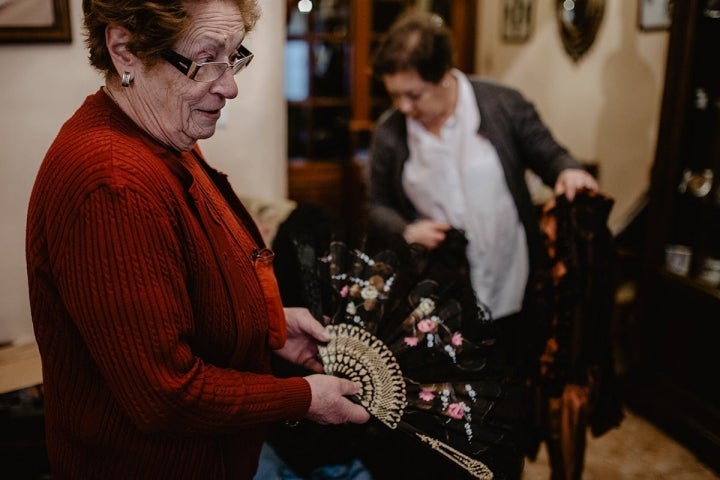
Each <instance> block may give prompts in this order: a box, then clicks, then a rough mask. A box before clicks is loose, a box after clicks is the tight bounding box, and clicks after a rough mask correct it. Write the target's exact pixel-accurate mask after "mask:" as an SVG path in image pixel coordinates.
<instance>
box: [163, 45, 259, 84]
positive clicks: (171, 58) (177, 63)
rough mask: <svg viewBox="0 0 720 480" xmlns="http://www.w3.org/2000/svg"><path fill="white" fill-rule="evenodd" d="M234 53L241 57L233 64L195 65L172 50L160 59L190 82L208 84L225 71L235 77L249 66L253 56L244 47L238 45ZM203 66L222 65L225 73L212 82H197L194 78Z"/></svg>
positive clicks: (206, 63)
mask: <svg viewBox="0 0 720 480" xmlns="http://www.w3.org/2000/svg"><path fill="white" fill-rule="evenodd" d="M236 52H237V53H238V54H239V55H241V56H240V58H238V59H237V60H236V61H235V62H234V63H230V62H203V63H197V62H194V61H193V60H190V59H189V58H187V57H185V56H183V55H180V54H179V53H177V52H176V51H174V50H167V51H165V52H163V53H162V55H161V56H162V58H163V59H164V60H165V61H166V62H168V63H169V64H170V65H172V66H173V67H175V68H177V69H178V70H179V71H180V73H182V74H183V75H185V76H186V77H187V78H189V79H190V80H193V81H195V82H200V83H210V82H214V81H215V80H217V79H218V78H220V77H222V76H223V75H224V74H225V72H226V71H227V70H232V74H233V75H237V73H238V72H240V70H242V69H244V68H245V67H247V66H248V65H250V62H251V61H252V59H253V58H254V57H255V55H254V54H253V53H252V52H251V51H250V50H249V49H248V48H247V47H245V46H244V45H240V46H239V47H238V48H237V50H236ZM205 65H224V66H225V67H226V68H225V71H223V72H222V73H221V74H220V75H219V76H218V77H217V78H215V79H213V80H206V81H203V80H197V79H196V78H195V77H196V76H197V74H198V72H199V71H200V69H201V68H202V67H204V66H205Z"/></svg>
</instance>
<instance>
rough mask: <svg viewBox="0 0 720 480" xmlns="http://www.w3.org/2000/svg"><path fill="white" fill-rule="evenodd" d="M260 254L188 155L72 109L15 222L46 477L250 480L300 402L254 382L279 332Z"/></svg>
mask: <svg viewBox="0 0 720 480" xmlns="http://www.w3.org/2000/svg"><path fill="white" fill-rule="evenodd" d="M262 247H264V245H263V243H262V239H261V237H260V234H259V232H258V231H257V228H256V226H255V225H254V223H253V222H252V220H251V218H250V217H249V215H248V214H247V212H246V211H245V209H244V208H243V207H242V205H241V204H240V202H239V200H238V199H237V197H236V196H235V195H234V194H233V193H232V190H231V188H230V185H229V183H228V182H227V180H226V179H225V177H224V175H221V174H219V173H218V172H216V171H214V170H212V169H211V168H210V167H208V166H207V165H206V164H205V163H204V161H203V160H202V157H201V156H200V154H199V152H198V151H197V150H196V151H193V152H184V153H178V152H174V151H171V150H168V149H167V148H165V147H164V146H162V145H160V144H158V143H156V142H155V141H154V140H152V139H151V138H150V137H149V136H147V135H146V134H145V133H143V132H142V131H141V130H140V129H139V128H138V127H137V126H136V125H135V124H134V123H133V122H132V121H131V120H130V119H129V118H128V117H127V116H126V115H125V114H124V113H123V112H122V111H121V110H119V109H118V108H117V107H116V106H115V104H114V103H113V102H112V101H111V100H110V99H109V98H108V97H107V96H106V95H105V94H104V93H102V91H98V92H97V93H95V94H94V95H91V96H90V97H88V98H87V99H86V101H85V102H84V104H83V105H82V106H81V107H80V109H79V110H78V111H77V112H76V113H75V114H74V115H73V116H72V118H70V119H69V120H68V121H67V122H66V124H65V125H64V126H63V128H62V129H61V131H60V133H59V134H58V136H57V138H56V140H55V141H54V143H53V144H52V146H51V147H50V149H49V151H48V153H47V155H46V157H45V159H44V161H43V163H42V165H41V167H40V171H39V173H38V176H37V179H36V182H35V186H34V188H33V192H32V197H31V200H30V207H29V211H28V221H27V238H26V255H27V269H28V280H29V286H30V302H31V311H32V319H33V325H34V328H35V335H36V338H37V341H38V345H39V348H40V353H41V356H42V362H43V384H44V391H45V415H46V441H47V448H48V454H49V456H50V461H51V466H52V474H53V478H55V479H63V478H73V479H79V478H82V479H90V478H93V479H94V478H103V479H110V478H118V479H120V478H122V479H130V478H132V479H140V478H153V479H160V478H172V479H184V478H203V479H205V478H207V479H223V478H232V479H233V480H235V479H245V478H248V479H249V478H252V476H253V473H254V471H255V469H256V467H257V459H258V453H259V450H260V447H261V444H262V441H263V439H264V436H265V430H266V427H267V426H268V425H269V424H270V423H271V422H274V421H279V420H283V419H298V418H301V417H303V416H304V415H305V413H306V412H307V410H308V408H309V405H310V399H311V393H310V387H309V385H308V383H307V382H306V381H305V380H304V379H302V378H290V379H279V378H276V377H274V376H272V375H271V374H269V372H270V354H271V350H272V349H273V348H278V347H279V346H281V345H282V343H283V342H284V339H285V326H284V318H273V315H268V311H269V309H268V307H267V304H266V301H265V298H266V297H265V295H264V294H267V295H269V296H270V297H277V298H279V294H278V293H277V291H276V289H275V291H270V292H268V291H264V290H263V288H262V286H261V283H260V279H259V278H258V276H257V274H256V271H255V265H254V258H253V257H254V255H253V252H254V251H256V249H261V248H262ZM266 290H267V289H266ZM278 316H281V315H275V316H274V317H278Z"/></svg>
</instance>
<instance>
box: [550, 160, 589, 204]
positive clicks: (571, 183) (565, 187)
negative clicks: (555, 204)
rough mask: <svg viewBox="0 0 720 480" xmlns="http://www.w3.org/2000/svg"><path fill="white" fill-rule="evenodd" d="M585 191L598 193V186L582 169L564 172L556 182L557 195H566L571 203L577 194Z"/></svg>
mask: <svg viewBox="0 0 720 480" xmlns="http://www.w3.org/2000/svg"><path fill="white" fill-rule="evenodd" d="M583 189H587V190H590V191H593V192H596V191H597V189H598V184H597V181H596V180H595V178H594V177H593V176H592V175H590V174H589V173H588V172H586V171H585V170H582V169H580V168H568V169H565V170H563V171H562V172H561V173H560V176H559V177H558V179H557V181H556V182H555V194H556V195H560V194H563V193H564V194H565V197H566V198H567V199H568V200H570V201H571V202H572V201H573V199H574V198H575V194H576V193H577V192H578V191H580V190H583Z"/></svg>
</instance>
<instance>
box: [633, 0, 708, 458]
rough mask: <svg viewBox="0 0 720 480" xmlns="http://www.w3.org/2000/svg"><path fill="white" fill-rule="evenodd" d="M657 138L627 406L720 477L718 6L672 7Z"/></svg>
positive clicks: (690, 2)
mask: <svg viewBox="0 0 720 480" xmlns="http://www.w3.org/2000/svg"><path fill="white" fill-rule="evenodd" d="M658 138H659V139H658V145H657V150H656V159H655V164H654V166H653V170H652V179H651V189H650V197H649V204H648V217H647V221H648V224H647V240H646V245H645V249H644V259H643V274H642V277H641V282H640V285H639V287H640V288H639V297H638V298H639V302H640V303H639V305H640V315H639V318H638V321H637V325H636V326H635V328H633V329H632V330H631V334H632V339H631V341H632V342H633V345H634V346H636V347H637V348H636V349H635V350H634V351H635V355H634V357H633V359H632V362H631V368H630V375H629V377H628V382H627V396H628V403H629V404H630V406H631V407H634V408H635V409H636V410H638V411H639V412H640V413H642V414H644V415H646V416H648V417H650V418H651V419H652V420H653V421H655V422H656V423H657V424H658V425H660V426H661V427H663V428H664V429H666V430H667V431H668V432H669V433H671V434H672V435H673V436H675V437H676V438H677V439H678V440H680V441H681V442H682V443H684V444H686V445H687V446H688V447H689V448H690V449H692V450H693V451H694V452H695V453H696V454H697V455H698V457H699V458H700V459H701V460H703V461H704V462H706V463H708V464H709V465H710V466H711V467H713V468H715V469H716V470H720V393H719V392H720V388H719V386H720V370H719V369H718V367H720V288H718V283H719V282H718V280H719V279H718V276H719V275H720V266H718V264H719V263H720V2H718V1H716V0H685V1H683V2H673V19H672V27H671V31H670V43H669V48H668V61H667V74H666V79H665V90H664V97H663V103H662V114H661V124H660V130H659V135H658ZM672 250H675V253H674V254H673V253H671V254H669V253H668V252H669V251H672ZM678 252H679V253H678ZM668 255H669V256H668ZM683 260H688V261H686V262H684V261H683Z"/></svg>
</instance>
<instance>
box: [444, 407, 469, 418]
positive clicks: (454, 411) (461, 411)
mask: <svg viewBox="0 0 720 480" xmlns="http://www.w3.org/2000/svg"><path fill="white" fill-rule="evenodd" d="M447 413H448V415H450V417H452V418H454V419H455V420H460V419H461V418H463V416H464V415H465V405H463V404H462V403H451V404H450V405H448V408H447Z"/></svg>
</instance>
